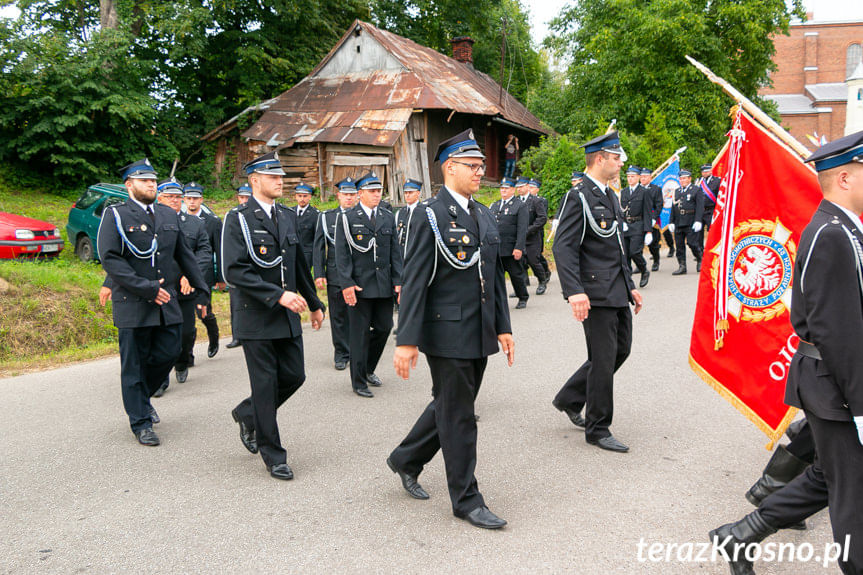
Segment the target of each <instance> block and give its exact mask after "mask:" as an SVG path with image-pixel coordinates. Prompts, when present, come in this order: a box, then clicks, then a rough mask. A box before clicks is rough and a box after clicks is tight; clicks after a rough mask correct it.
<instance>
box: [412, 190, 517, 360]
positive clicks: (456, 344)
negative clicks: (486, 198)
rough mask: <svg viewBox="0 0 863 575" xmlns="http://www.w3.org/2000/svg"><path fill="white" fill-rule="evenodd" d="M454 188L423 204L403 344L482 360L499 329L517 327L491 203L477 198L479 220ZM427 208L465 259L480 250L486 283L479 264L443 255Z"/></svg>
mask: <svg viewBox="0 0 863 575" xmlns="http://www.w3.org/2000/svg"><path fill="white" fill-rule="evenodd" d="M452 193H453V192H450V191H449V190H448V189H447V188H446V187H442V188H441V190H440V192H438V195H437V196H435V197H434V198H431V199H430V200H428V201H427V202H426V205H423V204H420V205H419V206H417V208H416V210H418V211H417V213H416V214H414V220H413V222H412V223H411V236H412V238H413V239H412V240H411V241H410V242H408V251H407V254H408V255H407V258H406V260H405V261H406V264H405V278H404V285H403V286H402V294H401V306H400V307H399V331H398V336H397V344H398V345H416V346H419V350H420V351H422V352H423V353H425V354H427V355H432V356H439V357H449V358H458V359H479V358H483V357H487V356H489V355H492V354H494V353H496V352H497V351H498V341H497V336H498V335H500V334H503V333H512V328H511V326H510V318H509V307H508V305H507V296H506V283H505V278H504V272H503V266H502V264H501V262H500V235H499V234H498V230H497V225H496V223H495V220H494V216H493V215H492V213H491V211H490V210H489V209H488V208H487V207H485V206H483V205H482V204H480V203H478V202H475V205H476V214H477V223H478V225H477V223H475V222H474V220H473V218H471V216H470V215H469V214H468V213H467V212H465V211H464V210H463V209H462V208H461V207H460V206H459V205H458V204H457V203H456V201H455V199H453V197H452ZM426 210H428V211H432V212H433V213H434V215H435V217H436V218H437V225H438V228H439V230H440V232H441V237H442V238H443V241H444V243H445V245H446V249H447V250H448V251H449V252H450V253H451V254H452V256H453V257H455V258H456V259H457V260H459V261H463V262H467V261H469V260H470V259H471V257H473V254H474V252H476V250H478V249H479V250H480V260H481V264H482V265H481V268H480V269H481V270H482V279H483V282H481V281H480V276H479V271H478V269H477V266H473V267H471V268H468V269H466V270H458V269H454V268H453V267H452V266H451V265H450V264H448V263H447V262H445V261H443V259H442V258H443V257H444V256H443V255H442V254H440V253H439V252H438V249H439V248H438V246H437V245H436V243H435V237H434V234H433V233H432V228H431V224H430V223H429V218H428V215H427V213H426ZM459 254H462V255H461V256H460V255H459ZM432 274H434V277H432ZM429 282H431V283H429ZM483 285H484V288H485V289H484V290H483Z"/></svg>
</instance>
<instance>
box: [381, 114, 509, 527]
mask: <svg viewBox="0 0 863 575" xmlns="http://www.w3.org/2000/svg"><path fill="white" fill-rule="evenodd" d="M435 160H437V161H439V162H440V163H441V169H442V171H443V178H444V185H443V187H442V188H441V189H440V191H439V192H438V194H437V196H435V197H434V198H432V199H430V200H428V201H427V202H425V205H424V206H420V207H419V208H418V209H419V210H420V211H419V213H418V214H417V216H418V217H416V218H415V220H414V223H413V225H412V226H411V234H412V239H411V240H410V241H409V242H408V257H407V260H406V263H405V283H404V297H403V298H402V304H401V312H400V313H399V333H398V338H397V346H396V351H395V356H394V358H393V363H394V365H395V369H396V373H397V374H398V375H399V376H400V377H402V378H404V379H407V378H408V377H409V376H410V370H411V368H412V367H415V366H416V361H417V357H418V355H419V352H420V351H422V352H423V353H424V354H425V355H426V359H427V361H428V364H429V369H430V371H431V376H432V396H433V398H434V399H432V401H431V403H429V404H428V406H427V407H426V408H425V410H424V411H423V413H422V414H421V415H420V417H419V419H418V420H417V421H416V423H415V424H414V426H413V429H411V431H410V432H409V433H408V435H407V437H405V439H404V440H403V441H402V442H401V444H400V445H399V446H398V447H396V448H395V449H394V450H393V452H392V453H391V454H390V456H389V458H387V465H388V466H389V467H390V469H391V470H392V471H393V472H395V473H397V474H398V475H399V477H400V478H401V481H402V486H403V487H404V488H405V490H406V491H407V492H408V494H409V495H410V496H411V497H414V498H416V499H428V497H429V495H428V493H426V491H425V490H424V489H423V488H422V486H420V484H419V483H418V482H417V477H418V476H419V475H420V473H421V472H422V470H423V468H424V467H425V465H426V464H428V463H429V462H430V461H431V460H432V458H434V456H435V454H436V453H437V452H438V450H440V451H442V452H443V458H444V465H445V468H446V477H447V485H448V487H449V495H450V501H451V502H452V509H453V514H454V515H455V516H456V517H459V518H461V519H465V520H466V521H468V522H470V523H471V524H472V525H475V526H477V527H481V528H484V529H498V528H500V527H503V526H504V525H506V521H504V520H503V519H501V518H500V517H498V516H497V515H495V514H494V513H492V512H491V511H489V509H488V507H487V506H486V504H485V501H484V499H483V497H482V495H481V494H480V492H479V488H478V486H477V481H476V477H475V476H474V470H475V469H476V440H477V425H476V419H475V417H474V402H475V400H476V396H477V393H478V392H479V388H480V384H481V383H482V377H483V372H484V371H485V368H486V365H487V363H488V356H489V355H491V354H493V353H496V352H497V351H498V345H500V347H501V348H502V349H503V351H504V353H505V354H506V356H507V361H508V363H509V365H512V361H513V358H514V354H515V346H514V343H513V339H512V329H511V328H510V319H509V307H508V306H507V299H506V283H505V281H506V280H505V279H504V272H503V267H501V265H500V250H499V247H500V237H499V235H498V231H497V226H496V224H495V220H494V216H493V215H492V214H491V212H490V211H489V209H488V208H486V207H485V206H483V205H482V204H480V203H478V202H476V201H475V200H473V199H472V197H471V196H472V195H473V194H475V193H476V192H477V190H478V189H479V185H480V180H481V178H482V175H483V171H484V169H485V163H484V160H485V157H484V156H483V154H482V151H481V150H480V147H479V145H478V144H477V143H476V140H475V139H474V137H473V133H472V131H471V130H468V131H466V132H462V133H461V134H459V135H458V136H455V137H454V138H450V139H449V140H446V141H445V142H443V143H441V144H440V146H439V147H438V150H437V154H436V155H435ZM435 262H437V265H435Z"/></svg>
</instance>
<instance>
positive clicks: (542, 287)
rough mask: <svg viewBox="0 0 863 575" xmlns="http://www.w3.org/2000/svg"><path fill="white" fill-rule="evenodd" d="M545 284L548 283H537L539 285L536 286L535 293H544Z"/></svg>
mask: <svg viewBox="0 0 863 575" xmlns="http://www.w3.org/2000/svg"><path fill="white" fill-rule="evenodd" d="M547 284H548V282H544V283H541V284H539V286H538V287H537V288H536V295H542V294H544V293H545V290H546V289H547V288H546V287H545V286H546V285H547Z"/></svg>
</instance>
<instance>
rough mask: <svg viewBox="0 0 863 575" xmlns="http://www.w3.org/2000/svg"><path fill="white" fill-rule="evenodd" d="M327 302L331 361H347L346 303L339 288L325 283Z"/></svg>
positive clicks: (347, 323)
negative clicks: (330, 337)
mask: <svg viewBox="0 0 863 575" xmlns="http://www.w3.org/2000/svg"><path fill="white" fill-rule="evenodd" d="M327 303H328V305H329V312H330V331H331V335H332V338H333V350H334V351H333V361H345V362H347V361H349V360H350V359H351V348H350V344H349V339H348V338H349V337H350V329H349V326H350V320H349V319H348V304H346V303H345V296H344V294H342V290H341V288H339V287H337V286H334V285H331V284H329V283H328V284H327Z"/></svg>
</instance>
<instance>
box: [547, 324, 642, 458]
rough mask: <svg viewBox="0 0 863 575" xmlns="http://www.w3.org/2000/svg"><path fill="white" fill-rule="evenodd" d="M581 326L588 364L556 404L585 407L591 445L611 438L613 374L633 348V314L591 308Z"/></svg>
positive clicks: (558, 394)
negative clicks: (595, 441) (592, 442)
mask: <svg viewBox="0 0 863 575" xmlns="http://www.w3.org/2000/svg"><path fill="white" fill-rule="evenodd" d="M582 324H583V325H584V336H585V339H586V340H587V361H585V362H584V364H582V366H581V367H580V368H578V371H576V372H575V373H574V374H572V377H570V378H569V379H568V380H567V382H566V383H565V384H564V385H563V387H562V388H561V390H560V391H559V392H558V393H557V397H555V403H557V404H558V405H560V406H563V407H567V408H569V409H573V410H575V411H581V409H582V408H583V407H585V404H586V406H587V409H586V410H585V412H584V416H585V420H586V421H587V425H586V426H585V430H584V434H585V438H586V439H588V440H591V441H594V440H598V439H601V438H603V437H608V436H610V435H611V432H610V431H609V430H608V429H609V427H611V419H612V416H613V414H614V394H613V386H614V373H615V372H616V371H617V370H618V368H619V367H620V366H621V365H623V362H624V361H626V358H627V357H629V351H630V349H631V348H632V312H631V311H630V310H629V307H592V308H590V311H589V312H588V314H587V319H585V320H584V321H583V322H582Z"/></svg>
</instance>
